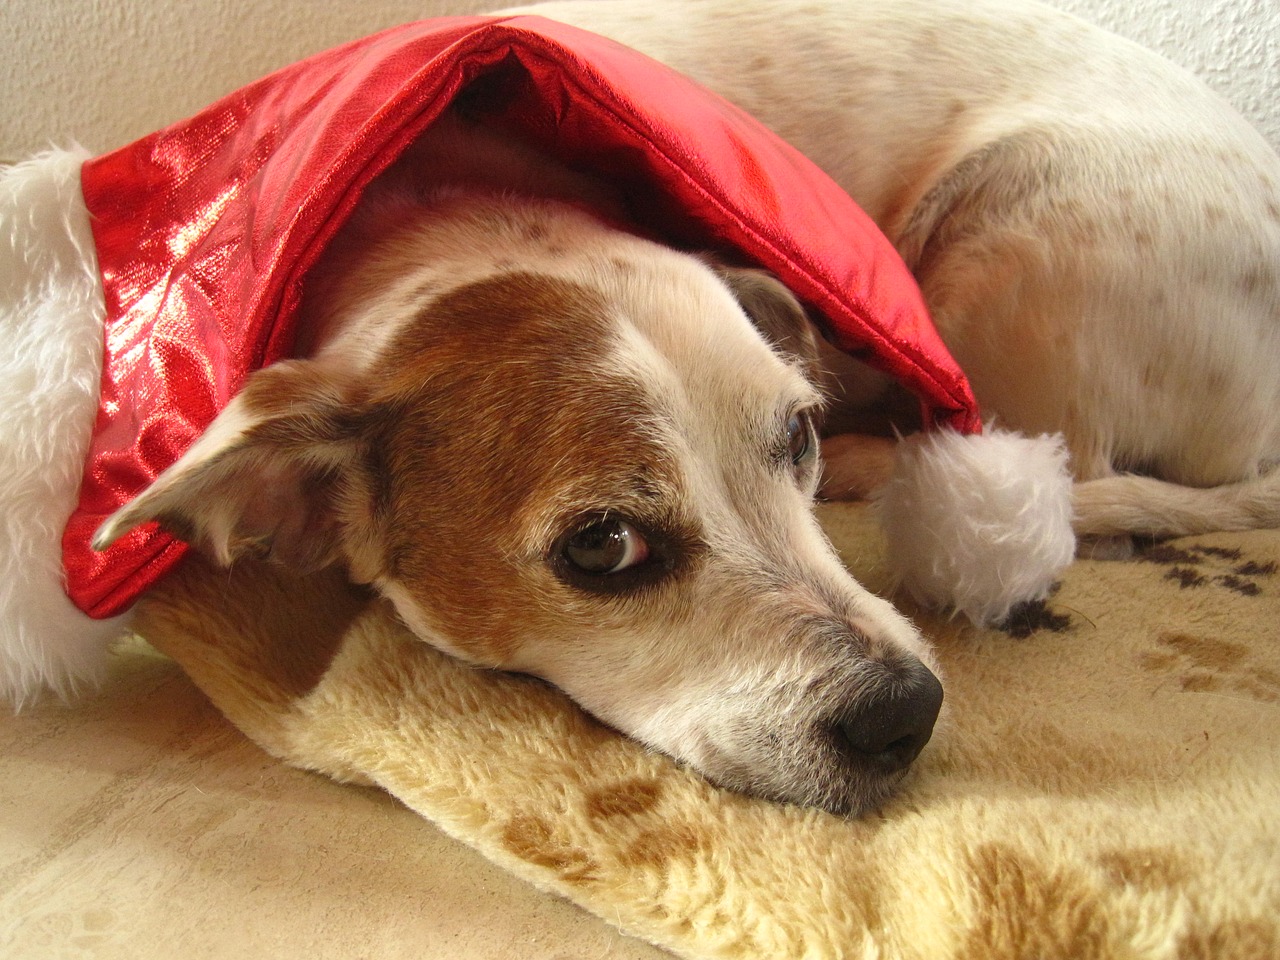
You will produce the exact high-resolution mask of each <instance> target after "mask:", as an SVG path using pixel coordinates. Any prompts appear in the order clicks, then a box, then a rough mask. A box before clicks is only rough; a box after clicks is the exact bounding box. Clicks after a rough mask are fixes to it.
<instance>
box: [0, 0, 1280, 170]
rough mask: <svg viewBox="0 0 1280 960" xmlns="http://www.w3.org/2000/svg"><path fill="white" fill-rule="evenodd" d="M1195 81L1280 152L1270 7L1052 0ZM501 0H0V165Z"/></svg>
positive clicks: (1279, 17) (104, 142)
mask: <svg viewBox="0 0 1280 960" xmlns="http://www.w3.org/2000/svg"><path fill="white" fill-rule="evenodd" d="M634 2H643V0H634ZM1053 2H1055V3H1056V4H1057V5H1058V6H1060V7H1063V8H1066V9H1069V10H1071V11H1073V12H1075V13H1077V14H1079V15H1081V16H1083V17H1084V18H1085V19H1089V20H1094V21H1096V22H1099V23H1102V24H1104V25H1106V26H1109V27H1111V28H1112V29H1114V30H1115V31H1116V32H1118V33H1121V34H1124V35H1126V36H1129V37H1131V38H1132V39H1135V40H1138V41H1139V42H1141V43H1144V44H1146V45H1147V46H1151V47H1154V48H1156V49H1158V50H1160V51H1161V52H1162V53H1164V54H1165V55H1166V56H1168V57H1170V58H1171V59H1173V60H1175V61H1177V62H1179V63H1181V64H1183V65H1184V66H1186V67H1189V68H1191V69H1193V70H1195V71H1197V72H1198V73H1200V74H1201V75H1202V76H1203V77H1205V79H1206V80H1207V81H1208V82H1209V83H1210V84H1212V85H1213V86H1214V87H1215V88H1216V89H1218V91H1219V92H1220V93H1222V94H1223V95H1224V96H1226V97H1227V99H1228V100H1230V101H1231V102H1232V103H1234V104H1235V105H1236V107H1237V108H1238V109H1240V110H1241V111H1242V112H1244V113H1245V115H1246V116H1248V117H1249V118H1250V120H1251V121H1252V122H1253V123H1254V124H1255V126H1257V127H1258V128H1259V129H1260V130H1261V131H1262V132H1263V134H1264V135H1265V136H1266V137H1267V138H1268V139H1269V140H1270V141H1271V143H1272V144H1273V145H1274V146H1276V147H1277V148H1278V149H1280V3H1277V0H1053ZM500 5H501V0H492V2H490V0H93V2H90V0H3V2H0V90H3V91H4V99H5V105H4V108H3V110H0V160H3V159H13V158H15V157H19V156H23V155H26V154H28V153H31V152H33V151H35V150H38V149H41V148H43V147H46V146H48V145H49V144H50V143H51V142H54V143H58V144H66V143H67V142H69V141H70V140H72V139H75V140H78V141H79V142H81V143H83V144H84V145H85V146H86V147H88V148H90V149H91V150H94V151H101V150H106V149H110V148H112V147H116V146H119V145H121V144H123V143H126V142H128V141H129V140H132V139H134V138H135V137H138V136H141V135H142V134H144V133H147V132H149V131H150V130H153V129H155V128H157V127H160V126H163V125H164V124H165V123H167V122H169V121H172V120H176V119H179V118H181V117H183V116H185V115H187V114H188V113H191V112H193V111H194V110H196V109H199V108H200V107H202V106H204V105H205V104H206V103H208V102H209V101H211V100H213V99H215V98H216V97H218V96H219V95H221V94H222V93H225V92H226V91H228V90H230V89H233V88H234V87H236V86H238V85H240V84H242V83H244V82H247V81H249V80H251V79H253V78H255V77H257V76H260V75H261V74H264V73H266V72H268V71H270V70H271V69H274V68H275V67H277V66H281V65H283V64H285V63H288V62H290V61H292V60H295V59H298V58H299V57H302V56H305V55H306V54H308V53H311V52H313V51H315V50H320V49H323V48H325V47H327V46H331V45H333V44H334V43H338V42H341V41H343V40H347V39H350V38H352V37H356V36H360V35H361V34H364V33H369V32H372V31H373V30H375V29H378V28H379V27H382V26H387V25H390V24H393V23H399V22H403V21H405V20H412V19H416V18H419V17H423V16H430V15H432V14H433V13H436V12H443V11H445V10H449V11H459V10H481V9H485V8H488V7H492V6H500Z"/></svg>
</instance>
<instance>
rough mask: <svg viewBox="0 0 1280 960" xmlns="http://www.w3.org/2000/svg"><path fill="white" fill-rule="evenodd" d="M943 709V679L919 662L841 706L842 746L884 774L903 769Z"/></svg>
mask: <svg viewBox="0 0 1280 960" xmlns="http://www.w3.org/2000/svg"><path fill="white" fill-rule="evenodd" d="M941 709H942V684H941V683H939V682H938V678H937V677H935V676H934V675H933V673H932V671H930V670H929V668H928V667H926V666H925V665H924V664H922V663H919V662H918V661H917V662H915V663H912V664H910V665H909V666H907V667H906V668H904V669H902V670H901V675H900V676H898V677H894V678H892V679H891V680H887V681H885V682H882V683H881V684H880V685H879V686H878V687H877V688H876V689H874V690H873V691H872V692H871V693H870V694H863V695H862V696H860V697H858V698H857V699H855V700H854V701H853V702H851V703H850V704H848V705H847V706H846V707H845V708H844V709H842V710H841V711H840V712H839V713H838V714H837V716H836V717H835V719H834V728H835V737H836V742H837V745H838V746H840V747H843V749H844V751H845V752H846V753H847V754H848V755H849V756H850V758H851V759H852V760H853V762H854V763H855V764H857V765H858V766H860V767H863V768H865V769H866V770H867V771H868V772H870V773H872V774H878V775H880V776H884V775H888V774H894V773H899V772H901V771H904V770H906V768H907V767H909V766H910V765H911V763H912V762H913V761H914V760H915V759H916V757H918V756H919V755H920V751H921V750H923V749H924V747H925V744H927V743H928V742H929V738H930V737H931V736H932V735H933V725H934V723H935V722H936V721H937V719H938V713H939V711H940V710H941Z"/></svg>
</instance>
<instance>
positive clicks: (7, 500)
mask: <svg viewBox="0 0 1280 960" xmlns="http://www.w3.org/2000/svg"><path fill="white" fill-rule="evenodd" d="M85 157H86V154H85V153H84V152H83V151H66V150H55V151H50V152H49V153H45V154H41V155H40V156H38V157H35V158H34V159H32V160H28V161H26V162H24V163H20V164H18V165H16V166H13V167H10V168H9V169H7V170H0V700H7V701H9V702H12V703H13V704H15V705H17V706H21V704H22V703H23V701H24V700H27V699H28V698H30V697H32V696H33V695H35V694H38V693H39V692H41V691H42V690H45V689H51V690H53V691H55V692H57V693H59V694H60V695H62V696H64V697H66V696H68V695H70V694H72V693H74V692H75V691H76V690H77V689H78V688H80V687H81V686H83V685H84V684H86V683H92V682H95V681H96V680H97V679H98V678H99V677H100V676H101V672H102V669H103V667H104V666H105V663H106V648H107V645H108V643H109V642H110V641H111V640H112V639H113V638H115V637H116V636H117V635H118V634H119V633H120V632H121V631H122V630H123V628H124V618H123V617H118V618H115V619H112V620H106V621H95V620H92V619H90V618H89V617H87V616H85V615H84V614H83V613H81V612H80V611H79V610H78V609H76V607H75V605H74V604H72V603H71V601H70V600H69V599H68V598H67V595H66V593H65V591H64V589H63V572H62V530H63V527H64V526H65V525H66V522H67V518H68V517H69V516H70V515H71V511H72V509H73V508H74V506H75V503H76V496H77V493H78V492H79V489H80V477H81V474H82V473H83V471H84V461H85V455H86V452H87V450H88V446H89V436H90V433H91V431H92V429H93V421H94V416H95V414H96V412H97V408H98V389H99V384H100V380H101V370H102V323H103V315H104V307H103V300H102V287H101V283H100V282H99V279H98V269H97V259H96V257H95V255H94V247H93V236H92V233H91V231H90V228H89V214H88V211H87V210H86V209H85V205H84V197H83V194H82V193H81V191H80V166H81V164H82V163H83V162H84V159H85Z"/></svg>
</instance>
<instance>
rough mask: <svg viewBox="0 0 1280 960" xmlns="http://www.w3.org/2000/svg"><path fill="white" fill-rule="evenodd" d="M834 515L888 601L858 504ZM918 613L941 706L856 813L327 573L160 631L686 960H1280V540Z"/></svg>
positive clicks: (233, 715)
mask: <svg viewBox="0 0 1280 960" xmlns="http://www.w3.org/2000/svg"><path fill="white" fill-rule="evenodd" d="M822 517H823V520H824V523H825V524H826V525H827V528H828V530H829V531H830V533H831V535H832V538H833V539H834V541H835V542H836V544H837V546H838V547H839V548H840V549H841V551H842V553H843V555H844V557H845V559H846V562H847V563H848V564H849V566H850V567H851V569H852V570H853V571H854V573H855V575H857V576H858V577H859V578H860V579H861V580H863V582H864V583H867V584H869V585H871V586H873V587H875V586H878V585H879V586H883V584H884V572H883V570H882V568H881V566H880V560H879V558H880V553H881V549H880V543H879V541H878V539H877V534H876V533H875V532H874V529H873V528H872V526H871V523H870V520H869V517H868V515H867V511H866V509H865V508H864V507H860V506H852V505H841V506H828V507H824V508H822ZM920 622H921V624H922V626H923V627H924V628H925V630H926V632H927V633H929V634H930V635H931V636H932V637H934V638H935V640H936V644H937V648H938V651H939V656H940V658H941V661H942V664H943V666H944V669H945V674H944V677H945V682H946V685H947V708H946V712H945V720H944V723H943V725H942V727H941V728H940V730H939V732H938V733H937V734H936V735H935V738H934V740H933V742H932V743H931V744H930V746H929V747H928V748H927V750H926V751H925V753H924V755H923V756H922V757H921V759H920V761H919V762H918V765H917V768H916V770H915V771H914V772H913V774H912V775H911V777H910V779H909V780H908V782H907V783H906V784H905V787H904V789H903V791H902V792H901V794H900V795H899V797H898V798H897V799H896V800H895V801H894V802H893V803H892V804H891V805H890V806H888V807H886V808H885V809H884V810H883V811H881V812H880V813H879V814H877V815H873V816H870V817H867V818H865V819H862V820H859V821H854V822H847V821H843V820H840V819H837V818H834V817H831V816H828V815H826V814H823V813H819V812H815V811H812V810H801V809H794V808H786V807H779V806H776V805H773V804H769V803H763V802H758V801H754V800H750V799H747V798H743V797H739V796H735V795H732V794H728V793H725V792H721V791H718V790H715V789H712V788H710V787H708V786H707V785H705V784H704V783H703V782H702V781H701V780H700V779H699V778H698V777H697V776H695V775H694V774H692V773H689V772H688V771H685V770H681V769H679V768H677V767H676V766H675V765H674V764H673V763H671V762H670V761H668V760H666V759H665V758H663V757H660V756H655V755H654V754H652V753H649V752H647V751H645V750H644V749H641V748H640V747H638V746H636V745H635V744H633V743H631V742H629V741H627V740H626V739H624V738H622V737H621V736H619V735H617V734H615V733H613V732H612V731H610V730H608V729H606V728H604V727H602V726H600V725H599V724H597V723H595V722H594V721H592V720H591V719H589V718H587V717H586V716H584V715H583V714H582V713H581V712H580V711H578V710H577V709H576V708H575V707H574V706H573V705H572V704H570V703H569V702H568V701H567V700H565V698H563V697H562V696H561V695H559V694H558V693H557V692H556V691H554V690H552V689H550V688H548V687H546V686H544V685H542V684H540V683H538V682H536V681H532V680H528V679H523V678H519V677H511V676H504V675H497V674H493V673H488V672H483V671H476V670H471V669H467V668H465V667H463V666H460V665H459V664H457V663H456V662H454V661H452V660H450V659H448V658H446V657H444V656H441V655H440V654H438V653H436V652H434V651H433V650H431V649H430V648H428V647H427V646H426V645H424V644H422V643H420V642H416V641H414V640H413V639H411V638H410V637H409V636H408V635H407V634H406V633H405V631H404V630H403V629H402V628H401V627H399V626H398V625H397V624H396V623H395V621H394V620H393V619H392V618H391V617H390V616H388V614H387V613H386V611H385V609H384V608H383V607H382V605H381V604H379V603H376V602H368V601H367V600H366V599H365V598H363V597H359V596H356V595H353V594H351V593H350V592H349V591H347V590H345V589H343V588H342V587H341V586H340V585H339V584H337V583H336V582H334V583H327V584H318V583H317V584H313V585H311V586H310V587H300V586H299V585H298V584H290V583H286V582H284V581H282V580H280V579H279V578H277V577H274V576H271V575H269V574H268V573H267V572H265V571H263V570H261V569H249V568H244V569H241V570H238V571H236V572H234V573H233V574H232V575H231V576H230V578H228V577H227V575H226V574H225V573H216V574H215V573H211V572H210V571H208V570H207V569H204V568H202V567H200V566H199V565H197V564H191V565H189V566H188V567H187V568H186V569H185V570H184V571H183V572H181V573H180V574H179V575H178V576H177V577H176V578H174V579H172V580H171V581H169V582H168V583H167V584H166V585H165V586H164V587H163V588H162V590H161V592H160V593H158V594H157V595H156V596H155V597H154V598H153V599H152V600H151V601H150V602H149V603H148V604H147V605H146V608H145V610H144V612H143V615H142V620H141V632H142V634H143V635H144V636H145V637H146V639H148V640H149V641H150V642H151V643H152V644H154V645H155V646H157V647H159V648H160V649H162V650H164V651H166V652H167V653H169V654H170V655H172V656H173V657H175V658H176V659H177V660H178V661H179V662H180V663H181V664H182V665H183V666H184V668H185V669H186V670H187V671H188V673H189V674H190V675H191V676H192V678H193V679H194V680H195V681H196V683H197V684H199V685H200V686H201V687H202V688H203V689H204V690H205V692H206V693H207V694H208V695H209V696H210V697H211V699H212V700H213V701H214V703H215V704H217V706H218V707H219V708H220V709H221V710H222V711H223V712H224V713H225V714H226V715H227V716H228V717H229V718H230V719H231V720H232V721H233V722H234V723H236V724H237V725H238V726H239V727H240V728H241V729H242V730H243V731H244V732H245V733H246V734H248V735H249V736H250V737H252V738H253V739H254V740H256V741H258V742H259V743H260V744H262V745H263V746H264V747H265V748H266V749H268V750H269V751H271V752H273V753H274V754H276V755H277V756H279V757H281V758H283V759H284V760H286V761H287V762H289V763H292V764H296V765H298V766H301V767H306V768H310V769H314V770H319V771H322V772H324V773H328V774H330V775H332V776H334V777H336V778H339V779H343V780H351V781H357V782H363V783H374V784H377V785H380V786H381V787H382V788H384V789H385V790H387V791H388V792H389V793H391V794H392V795H394V796H395V797H398V798H399V799H400V800H401V801H403V802H404V803H405V804H406V805H408V806H409V807H410V808H412V809H413V810H415V811H417V812H418V813H419V814H421V815H422V816H423V817H427V818H429V819H430V820H432V821H433V822H435V823H436V824H438V825H439V826H440V827H441V828H443V829H444V830H445V831H446V832H448V833H450V834H452V835H454V836H456V837H458V838H461V839H462V840H464V841H465V842H466V843H468V844H470V845H472V846H474V847H475V848H476V849H478V850H480V851H481V852H482V853H483V854H485V855H486V856H487V857H489V858H491V859H492V860H493V861H495V862H496V863H498V864H500V865H502V866H503V867H505V868H507V869H509V870H510V871H512V872H514V873H515V874H517V875H519V876H521V877H524V878H526V879H527V880H528V881H530V882H531V883H534V884H536V885H538V886H539V887H542V888H544V889H548V890H551V891H556V892H559V893H560V894H563V895H564V896H565V897H567V898H569V899H570V900H572V901H574V902H576V903H578V904H581V905H582V906H583V907H585V908H586V909H588V910H590V911H592V912H594V913H596V914H598V915H600V916H601V917H604V918H605V919H607V920H608V921H609V922H611V923H614V924H616V925H617V926H618V927H620V928H621V929H623V930H624V931H627V932H628V933H631V934H633V935H635V936H637V937H641V938H644V939H646V940H649V941H652V942H653V943H656V944H659V945H662V946H665V947H667V948H668V949H670V950H671V951H673V952H674V953H675V954H676V955H678V956H682V957H698V958H704V957H705V958H710V957H717V958H719V957H741V958H786V960H790V958H837V957H839V958H855V957H856V958H873V957H876V958H879V957H884V958H899V957H900V958H921V960H945V958H957V960H958V958H974V960H1005V958H1009V960H1013V958H1019V960H1021V958H1038V960H1055V958H1063V960H1081V958H1092V957H1108V958H1110V957H1115V958H1130V957H1132V958H1166V957H1167V958H1179V960H1200V958H1203V960H1232V958H1239V960H1263V958H1275V957H1280V532H1276V531H1266V532H1255V533H1246V534H1221V535H1214V536H1204V537H1196V538H1192V539H1187V540H1181V541H1175V542H1172V543H1170V544H1167V545H1165V546H1161V547H1158V548H1156V549H1154V550H1152V551H1150V552H1149V553H1148V554H1146V555H1145V556H1144V557H1143V558H1141V559H1137V560H1133V561H1129V562H1123V563H1101V562H1079V563H1077V564H1076V565H1075V566H1073V567H1072V568H1071V569H1070V570H1069V571H1068V572H1067V574H1066V576H1065V578H1064V580H1063V583H1062V586H1061V589H1060V590H1059V591H1058V593H1057V594H1056V595H1055V596H1054V597H1053V599H1052V600H1051V601H1050V602H1049V603H1048V604H1047V605H1046V606H1045V607H1044V608H1043V609H1041V610H1038V611H1034V612H1033V613H1032V615H1030V616H1029V617H1027V618H1026V620H1025V621H1024V622H1023V623H1022V624H1021V625H1020V627H1019V628H1017V629H1014V630H1012V631H977V630H974V629H972V628H970V627H967V626H964V625H962V624H960V623H958V622H948V621H946V620H939V619H930V618H924V617H921V618H920Z"/></svg>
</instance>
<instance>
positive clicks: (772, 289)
mask: <svg viewBox="0 0 1280 960" xmlns="http://www.w3.org/2000/svg"><path fill="white" fill-rule="evenodd" d="M716 272H717V273H718V274H719V276H720V279H721V280H723V281H724V282H725V284H726V285H727V286H728V287H729V290H730V291H731V292H732V293H733V295H734V296H735V297H737V299H738V302H739V303H740V304H742V309H743V310H744V311H746V314H747V316H748V317H750V318H751V322H752V323H754V324H755V326H756V329H757V330H759V331H760V332H761V333H762V334H763V335H764V337H765V339H766V340H768V341H769V342H770V343H771V344H773V346H774V347H775V348H776V349H778V350H780V351H782V352H783V353H785V354H787V355H788V356H790V357H792V358H794V359H795V360H797V361H798V362H799V364H800V366H801V367H802V368H803V370H804V372H805V374H806V375H807V376H809V377H810V379H812V378H813V377H814V374H815V372H816V368H817V365H818V338H817V334H816V333H815V332H814V328H813V324H811V323H810V322H809V317H808V315H807V314H806V313H805V311H804V307H803V306H801V305H800V301H799V300H797V299H796V298H795V295H794V294H793V293H792V292H791V291H790V290H789V289H787V287H786V286H784V285H783V283H782V281H780V280H779V279H778V278H777V277H775V276H774V275H773V274H771V273H768V272H766V271H764V270H751V269H745V268H739V267H717V268H716Z"/></svg>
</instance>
